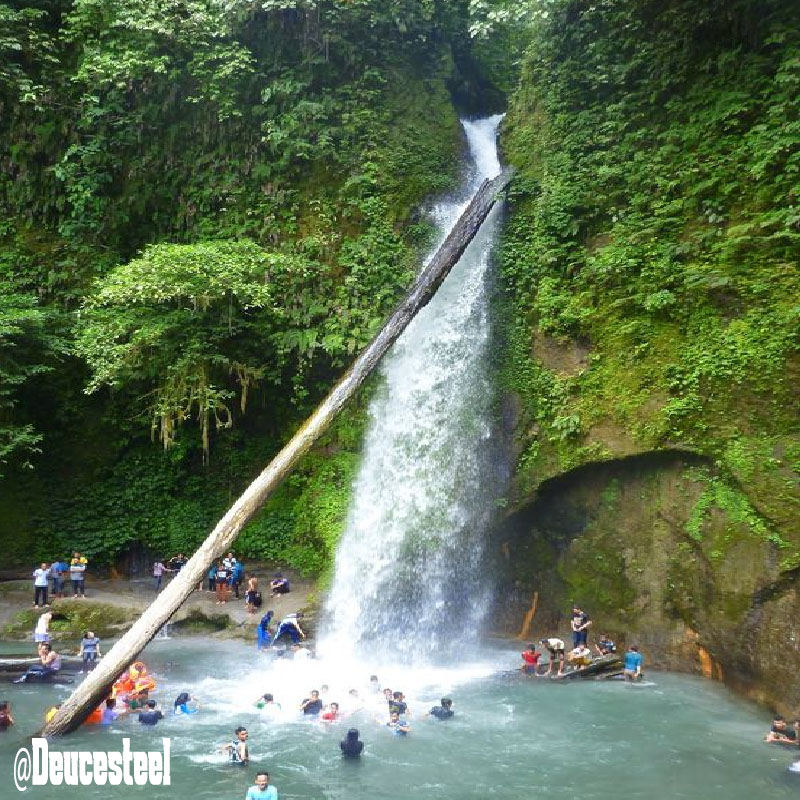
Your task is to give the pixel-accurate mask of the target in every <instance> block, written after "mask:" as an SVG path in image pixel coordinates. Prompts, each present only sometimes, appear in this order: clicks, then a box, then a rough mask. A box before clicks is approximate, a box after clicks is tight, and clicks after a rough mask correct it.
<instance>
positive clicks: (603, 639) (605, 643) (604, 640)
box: [594, 633, 617, 656]
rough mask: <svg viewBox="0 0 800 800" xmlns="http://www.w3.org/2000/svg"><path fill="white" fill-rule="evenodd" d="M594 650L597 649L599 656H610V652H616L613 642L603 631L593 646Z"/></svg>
mask: <svg viewBox="0 0 800 800" xmlns="http://www.w3.org/2000/svg"><path fill="white" fill-rule="evenodd" d="M594 648H595V650H597V654H598V655H601V656H610V655H611V654H612V653H616V652H617V646H616V645H615V644H614V642H613V641H612V640H611V638H609V635H608V634H607V633H604V634H602V635H601V636H600V641H599V642H598V643H597V644H596V645H595V646H594Z"/></svg>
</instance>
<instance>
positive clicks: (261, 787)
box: [244, 772, 278, 800]
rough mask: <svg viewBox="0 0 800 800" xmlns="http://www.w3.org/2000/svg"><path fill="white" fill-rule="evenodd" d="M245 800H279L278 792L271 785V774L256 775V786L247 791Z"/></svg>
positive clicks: (261, 773) (260, 773)
mask: <svg viewBox="0 0 800 800" xmlns="http://www.w3.org/2000/svg"><path fill="white" fill-rule="evenodd" d="M244 800H278V790H277V789H276V788H275V787H274V786H270V785H269V772H259V773H258V775H256V785H255V786H251V787H250V788H249V789H248V790H247V796H246V797H245V799H244Z"/></svg>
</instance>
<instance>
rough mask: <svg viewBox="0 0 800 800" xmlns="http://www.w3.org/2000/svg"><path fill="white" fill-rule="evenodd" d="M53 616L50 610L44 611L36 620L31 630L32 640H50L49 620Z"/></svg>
mask: <svg viewBox="0 0 800 800" xmlns="http://www.w3.org/2000/svg"><path fill="white" fill-rule="evenodd" d="M52 618H53V612H52V611H45V612H44V614H42V615H41V616H40V617H39V619H38V620H36V628H35V629H34V631H33V641H34V642H36V643H37V644H39V643H41V642H49V641H50V620H51V619H52Z"/></svg>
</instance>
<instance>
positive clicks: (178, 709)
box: [172, 692, 199, 714]
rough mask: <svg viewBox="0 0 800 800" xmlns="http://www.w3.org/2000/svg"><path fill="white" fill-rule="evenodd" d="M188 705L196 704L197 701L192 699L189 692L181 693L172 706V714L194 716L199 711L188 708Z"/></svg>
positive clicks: (191, 707)
mask: <svg viewBox="0 0 800 800" xmlns="http://www.w3.org/2000/svg"><path fill="white" fill-rule="evenodd" d="M189 703H194V704H195V705H196V704H197V701H196V700H195V699H194V697H192V696H191V695H190V694H189V692H181V693H180V694H179V695H178V696H177V697H176V698H175V702H174V703H173V704H172V713H173V714H196V713H197V712H198V711H199V709H198V708H195V707H194V706H190V705H189Z"/></svg>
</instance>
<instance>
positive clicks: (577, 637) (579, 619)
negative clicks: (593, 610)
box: [570, 606, 592, 648]
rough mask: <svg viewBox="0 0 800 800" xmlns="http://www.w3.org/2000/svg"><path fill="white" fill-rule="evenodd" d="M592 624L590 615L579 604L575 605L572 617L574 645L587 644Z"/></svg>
mask: <svg viewBox="0 0 800 800" xmlns="http://www.w3.org/2000/svg"><path fill="white" fill-rule="evenodd" d="M591 624H592V621H591V620H590V619H589V615H588V614H587V613H586V612H584V611H583V609H581V608H580V607H579V606H574V607H573V609H572V619H571V621H570V627H571V628H572V647H573V648H575V647H578V646H579V645H582V644H583V645H585V644H586V637H587V635H588V632H589V631H588V628H589V626H590V625H591Z"/></svg>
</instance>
